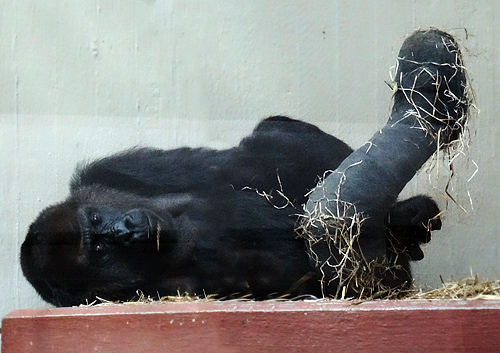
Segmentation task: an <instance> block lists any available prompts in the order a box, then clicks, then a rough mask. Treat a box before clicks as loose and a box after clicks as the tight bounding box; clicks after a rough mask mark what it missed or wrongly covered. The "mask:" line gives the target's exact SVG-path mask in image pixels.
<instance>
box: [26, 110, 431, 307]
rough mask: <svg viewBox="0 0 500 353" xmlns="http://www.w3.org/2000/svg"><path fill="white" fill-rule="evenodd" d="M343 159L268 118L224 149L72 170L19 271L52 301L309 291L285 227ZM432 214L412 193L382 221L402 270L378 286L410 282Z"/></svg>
mask: <svg viewBox="0 0 500 353" xmlns="http://www.w3.org/2000/svg"><path fill="white" fill-rule="evenodd" d="M351 152H352V150H351V149H350V148H349V147H348V146H347V145H346V144H345V143H343V142H342V141H340V140H338V139H336V138H335V137H333V136H331V135H328V134H326V133H324V132H322V131H321V130H320V129H318V128H317V127H315V126H313V125H310V124H307V123H304V122H301V121H297V120H292V119H289V118H286V117H281V116H277V117H272V118H268V119H266V120H264V121H262V122H261V123H260V124H259V125H258V126H257V127H256V128H255V130H254V131H253V133H252V134H251V135H250V136H248V137H246V138H244V139H243V140H242V141H241V143H240V144H239V146H237V147H234V148H231V149H227V150H220V151H216V150H211V149H205V148H198V149H191V148H179V149H174V150H169V151H163V150H156V149H150V148H142V149H132V150H129V151H125V152H123V153H121V154H117V155H114V156H110V157H107V158H104V159H101V160H98V161H95V162H93V163H91V164H88V165H85V166H81V167H79V168H78V169H77V171H76V173H75V175H74V177H73V179H72V182H71V186H70V189H71V193H70V195H69V197H68V198H67V199H66V200H65V201H64V202H62V203H60V204H57V205H55V206H51V207H48V208H47V209H45V210H44V211H42V213H41V214H40V215H39V217H38V218H37V219H36V220H35V222H34V223H33V224H32V225H31V227H30V229H29V232H28V235H27V237H26V240H25V242H24V244H23V245H22V249H21V264H22V268H23V271H24V274H25V276H26V278H27V279H28V280H29V281H30V282H31V284H32V285H33V286H34V287H35V289H36V290H37V291H38V293H39V294H40V295H41V296H42V298H43V299H45V300H46V301H48V302H50V303H52V304H54V305H58V306H68V305H76V304H80V303H85V302H86V301H89V302H90V301H93V300H94V299H95V297H96V296H99V297H101V298H105V299H108V300H128V299H132V298H133V297H134V296H136V291H137V290H141V291H142V292H143V293H144V294H146V295H149V296H152V297H157V296H158V294H159V295H160V296H163V295H174V294H176V293H178V292H180V293H183V292H188V293H190V294H196V295H202V296H203V295H205V294H207V295H208V294H216V295H218V296H220V297H228V296H232V295H237V296H238V295H244V294H251V295H252V296H253V297H254V298H256V299H265V298H268V297H272V296H277V295H285V294H288V295H289V296H291V297H293V296H297V295H301V294H311V295H315V296H320V295H321V291H320V285H319V278H320V276H318V273H317V272H316V270H315V269H314V268H312V267H311V266H310V265H309V262H308V258H307V255H306V252H305V251H304V244H303V241H302V240H301V239H298V238H297V236H296V234H295V233H294V227H295V224H296V220H297V215H298V214H300V213H301V212H302V207H301V205H302V204H303V203H304V202H305V201H307V198H306V196H305V195H306V193H307V192H308V191H309V190H310V189H312V188H313V187H314V186H315V185H316V182H317V181H318V178H319V177H322V176H323V175H324V173H325V172H327V171H329V170H334V169H335V168H336V167H337V166H338V165H339V164H340V163H341V162H342V160H343V159H344V158H345V157H347V156H348V155H349V154H350V153H351ZM366 192H375V193H376V192H377V190H367V191H366ZM282 195H284V196H286V198H285V197H283V196H282ZM285 206H286V207H285ZM438 212H439V210H438V208H437V206H436V205H435V203H434V202H433V201H432V200H430V199H429V198H427V197H424V196H419V197H416V198H413V199H410V200H407V201H403V202H401V203H398V204H396V205H395V206H394V207H393V208H392V209H391V211H390V212H389V214H388V215H387V221H386V225H387V227H388V232H387V234H388V237H387V239H388V247H387V248H388V251H387V256H388V257H389V258H391V259H395V258H396V257H397V258H398V260H397V261H399V263H400V264H401V269H402V270H401V271H400V272H398V273H397V274H396V276H395V277H394V278H392V279H391V280H390V281H389V282H390V285H394V286H395V285H400V284H402V283H405V282H406V283H408V282H409V281H411V275H410V269H409V264H408V261H409V260H410V259H414V260H418V259H420V258H421V257H422V256H423V255H422V254H421V250H420V247H419V243H421V242H427V241H428V240H429V239H430V238H429V234H430V233H429V232H430V228H426V227H425V226H427V224H428V221H429V219H431V218H433V217H434V216H436V215H437V214H438ZM436 222H437V221H436V220H435V221H434V228H438V224H437V223H436ZM439 225H440V224H439ZM391 230H392V231H391ZM393 243H396V244H397V246H392V245H391V246H389V244H393Z"/></svg>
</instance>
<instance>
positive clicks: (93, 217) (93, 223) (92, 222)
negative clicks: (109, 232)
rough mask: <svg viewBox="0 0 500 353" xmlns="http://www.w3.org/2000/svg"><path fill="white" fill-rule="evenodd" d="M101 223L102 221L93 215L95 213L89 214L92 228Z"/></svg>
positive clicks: (96, 215)
mask: <svg viewBox="0 0 500 353" xmlns="http://www.w3.org/2000/svg"><path fill="white" fill-rule="evenodd" d="M101 222H102V219H101V217H100V216H99V215H98V214H97V213H95V212H92V213H91V214H90V223H91V224H92V225H93V226H94V227H97V226H98V225H100V224H101Z"/></svg>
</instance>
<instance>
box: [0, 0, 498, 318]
mask: <svg viewBox="0 0 500 353" xmlns="http://www.w3.org/2000/svg"><path fill="white" fill-rule="evenodd" d="M429 26H435V27H439V28H442V29H446V30H449V31H451V32H452V33H453V34H455V35H457V36H458V37H459V39H460V40H461V43H462V45H463V46H465V47H466V48H467V50H466V51H465V59H466V62H467V65H468V67H469V69H470V72H471V75H472V77H473V79H474V82H473V84H474V87H475V90H476V95H477V104H478V106H479V107H480V108H481V114H480V116H479V119H477V121H475V122H473V124H472V129H471V135H472V136H471V145H470V148H469V150H468V152H467V154H466V155H463V156H462V155H461V156H459V157H458V158H457V159H456V160H455V162H454V164H455V168H456V171H457V176H456V178H455V179H454V181H453V182H452V184H451V187H450V192H451V194H452V195H453V196H454V197H455V198H456V199H457V201H458V202H459V203H460V204H461V205H462V206H463V207H464V208H465V209H466V210H467V212H464V211H462V210H461V209H460V208H459V207H458V206H457V205H455V204H453V203H450V204H449V207H448V210H447V212H446V214H445V215H444V229H443V230H442V231H440V232H438V233H436V234H435V237H434V240H433V241H432V242H431V243H430V244H429V245H428V246H426V248H425V253H426V258H425V259H424V260H423V261H422V262H420V263H418V264H416V265H415V267H414V268H415V275H416V277H417V280H418V283H419V284H420V285H431V286H433V285H438V284H439V281H440V280H439V276H440V275H441V276H442V277H443V278H444V279H450V278H451V277H453V278H455V279H460V278H462V277H464V276H468V275H470V273H471V271H472V273H474V274H476V273H477V274H479V275H480V276H483V277H488V278H491V279H498V278H499V277H500V276H499V274H498V272H499V269H500V264H499V262H498V258H499V255H500V242H499V240H498V231H497V221H498V218H499V217H498V213H499V212H498V211H499V206H500V187H499V186H498V175H499V174H500V168H499V164H498V162H497V161H498V155H499V153H500V144H499V143H498V141H500V140H499V139H498V138H497V136H498V135H499V130H500V123H498V121H497V120H496V119H498V116H497V111H498V109H497V108H496V104H497V102H498V101H500V91H499V85H498V84H497V81H498V80H499V79H500V61H499V60H498V58H499V57H500V52H499V49H498V48H499V46H500V39H499V38H500V36H499V35H498V33H499V31H500V2H498V1H495V0H491V1H487V0H483V1H451V0H446V1H431V0H421V1H418V2H417V1H400V0H393V1H332V0H324V1H310V0H292V1H269V0H252V1H216V0H214V1H190V0H170V1H168V0H157V1H155V0H134V1H133V0H121V1H111V0H95V1H76V0H68V1H56V0H44V1H36V0H2V2H1V3H0V63H1V64H0V151H1V154H0V165H1V167H0V200H1V203H0V225H1V228H0V257H1V258H2V263H1V265H0V275H1V278H2V283H3V285H2V288H1V289H0V315H1V316H3V315H5V314H6V313H7V312H8V311H10V310H13V309H17V308H26V307H42V306H44V305H45V304H43V303H42V302H41V301H40V300H39V299H38V297H37V295H36V293H35V292H34V290H33V289H32V288H31V287H30V286H29V284H28V283H27V282H26V280H25V279H24V278H23V276H22V273H21V270H20V267H19V264H18V256H19V248H20V245H21V243H22V241H23V238H24V236H25V234H26V231H27V228H28V226H29V224H30V222H31V221H33V219H34V218H35V216H36V215H37V214H38V212H39V211H40V210H41V209H42V208H44V207H45V206H47V205H49V204H51V203H54V202H56V201H58V200H61V199H62V198H64V197H65V196H66V195H67V192H68V188H67V184H68V181H69V179H70V176H71V173H72V170H73V168H74V166H75V164H76V163H77V162H78V161H81V160H85V159H92V158H95V157H99V156H103V155H107V154H110V153H112V152H115V151H118V150H121V149H124V148H127V147H130V146H134V145H149V146H156V147H160V148H171V147H177V146H181V145H189V146H200V145H208V146H212V147H229V146H232V145H234V144H235V143H237V141H238V140H239V139H240V138H241V137H242V136H244V135H245V134H247V133H249V132H250V131H251V129H252V127H253V126H254V125H255V123H257V122H258V121H259V120H260V119H262V118H264V117H266V116H269V115H272V114H287V115H289V116H291V117H295V118H300V119H303V120H306V121H308V122H311V123H315V124H317V125H319V126H320V127H321V128H323V129H324V130H326V131H328V132H330V133H332V134H334V135H336V136H339V137H341V138H343V139H345V140H346V141H347V142H348V143H349V144H351V145H352V146H353V147H357V146H359V145H361V144H362V143H363V142H364V141H366V140H367V139H368V138H369V137H370V136H371V135H372V134H373V133H374V132H375V131H376V130H377V129H378V128H379V127H381V126H382V125H383V124H384V123H385V121H386V119H387V117H388V114H389V109H390V98H391V91H390V89H389V88H388V87H387V85H386V84H385V83H384V80H388V79H389V69H390V67H391V66H392V65H394V64H395V55H396V53H397V50H398V48H399V46H400V44H401V42H402V40H403V36H404V35H405V34H407V33H409V32H411V31H412V30H414V29H416V28H426V27H429ZM474 163H476V164H477V165H478V166H479V169H478V172H477V174H476V175H475V176H474V178H473V179H472V180H471V181H470V182H468V179H469V177H471V176H472V175H473V173H474V171H475V170H476V169H475V165H474ZM437 170H439V178H438V177H437V174H438V172H437ZM448 174H449V173H447V172H446V170H445V168H444V167H443V166H442V165H441V166H440V168H439V169H436V168H434V169H433V170H432V171H427V170H424V171H422V172H421V173H420V174H419V176H418V177H417V178H416V179H415V180H414V181H412V182H411V184H410V185H409V186H408V187H407V189H406V190H405V192H404V194H405V195H406V196H409V195H412V194H416V193H428V194H431V195H432V196H434V197H435V198H436V199H437V200H438V202H439V203H440V205H441V206H444V205H445V203H446V202H445V201H446V200H445V198H444V197H443V194H442V192H443V189H444V185H445V184H446V181H447V180H448V177H447V175H448ZM468 193H470V198H471V200H472V206H471V203H470V202H469V196H468Z"/></svg>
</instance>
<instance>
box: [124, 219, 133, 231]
mask: <svg viewBox="0 0 500 353" xmlns="http://www.w3.org/2000/svg"><path fill="white" fill-rule="evenodd" d="M123 225H124V226H125V228H126V229H127V230H133V229H134V228H135V223H134V221H133V220H132V217H131V216H127V217H125V219H124V220H123Z"/></svg>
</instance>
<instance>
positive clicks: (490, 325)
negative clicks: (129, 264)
mask: <svg viewBox="0 0 500 353" xmlns="http://www.w3.org/2000/svg"><path fill="white" fill-rule="evenodd" d="M334 351H337V352H391V353H392V352H500V301H488V300H473V301H434V302H424V301H379V302H366V303H361V304H357V305H356V304H352V303H345V302H344V303H339V302H331V301H319V302H304V301H302V302H300V301H299V302H199V303H170V304H159V305H143V306H118V305H116V306H101V307H92V308H61V309H44V310H18V311H14V312H12V313H10V314H8V315H7V316H6V317H5V318H4V320H3V325H2V353H14V352H15V353H17V352H52V353H57V352H72V353H80V352H85V353H88V352H334Z"/></svg>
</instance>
